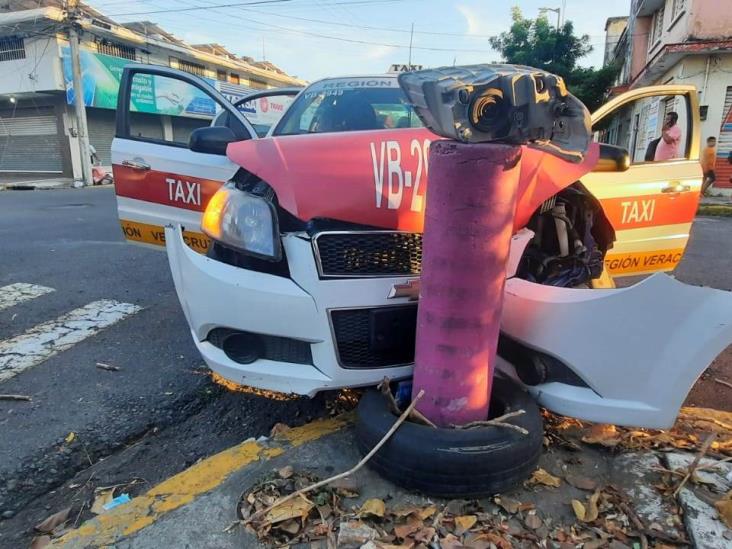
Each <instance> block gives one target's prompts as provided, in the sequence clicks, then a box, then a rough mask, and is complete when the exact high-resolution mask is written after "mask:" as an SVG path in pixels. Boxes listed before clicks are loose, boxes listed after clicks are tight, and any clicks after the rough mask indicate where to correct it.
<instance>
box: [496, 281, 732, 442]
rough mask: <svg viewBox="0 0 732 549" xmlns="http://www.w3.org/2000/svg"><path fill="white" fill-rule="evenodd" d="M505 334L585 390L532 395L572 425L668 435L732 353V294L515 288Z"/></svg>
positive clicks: (513, 284)
mask: <svg viewBox="0 0 732 549" xmlns="http://www.w3.org/2000/svg"><path fill="white" fill-rule="evenodd" d="M502 331H503V332H504V333H505V334H507V335H508V336H510V337H512V338H513V339H515V340H517V341H519V342H521V343H523V344H524V345H526V346H527V347H530V348H532V349H535V350H538V351H541V352H544V353H546V354H548V355H551V356H553V357H555V358H557V359H559V360H560V361H561V362H562V363H564V364H565V365H566V366H567V367H569V368H570V369H571V370H572V371H573V372H575V373H576V374H577V375H578V376H579V377H580V378H581V379H582V380H583V381H584V382H585V383H586V385H587V386H586V387H578V386H573V385H568V384H565V383H558V382H549V383H543V384H539V385H535V386H531V387H529V390H530V391H531V393H532V394H533V395H534V396H535V397H536V398H537V400H538V401H539V403H540V404H542V405H543V406H545V407H546V408H548V409H550V410H552V411H554V412H557V413H560V414H564V415H568V416H573V417H577V418H580V419H586V420H590V421H597V422H602V423H615V424H619V425H630V426H638V427H648V428H667V427H670V426H671V425H673V423H674V420H675V419H676V416H677V414H678V412H679V408H680V407H681V405H682V404H683V402H684V400H685V398H686V396H687V394H688V393H689V391H690V390H691V387H692V386H693V385H694V382H695V381H696V380H697V379H698V378H699V376H700V375H701V373H702V372H703V371H704V370H705V369H706V368H707V367H708V366H709V364H710V363H711V362H712V361H713V360H714V359H715V358H716V357H717V356H718V355H719V353H721V352H722V351H723V350H724V349H725V348H726V347H727V346H728V345H730V344H732V293H730V292H726V291H722V290H715V289H712V288H704V287H697V286H690V285H687V284H683V283H681V282H679V281H677V280H676V279H674V278H672V277H669V276H667V275H664V274H656V275H653V276H651V277H649V278H647V279H646V280H644V281H642V282H640V283H638V284H636V285H634V286H630V287H628V288H622V289H613V290H579V289H568V288H555V287H551V286H541V285H538V284H534V283H531V282H527V281H525V280H520V279H517V278H513V279H511V280H508V281H507V282H506V295H505V305H504V309H503V319H502Z"/></svg>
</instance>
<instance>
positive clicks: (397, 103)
mask: <svg viewBox="0 0 732 549" xmlns="http://www.w3.org/2000/svg"><path fill="white" fill-rule="evenodd" d="M370 84H371V85H370ZM419 127H422V123H421V122H420V120H419V118H418V117H417V115H416V114H415V112H414V110H413V109H412V107H411V106H410V105H408V104H407V100H406V97H405V96H404V93H403V92H402V90H401V88H399V86H398V84H397V82H396V79H394V78H390V79H355V78H353V79H351V78H349V79H339V80H326V81H323V82H318V83H316V84H314V85H313V86H311V87H310V88H308V89H306V90H305V91H304V92H303V93H301V94H300V95H299V96H298V98H297V99H296V100H295V103H294V104H293V105H292V106H291V107H290V108H289V109H288V110H287V112H286V113H285V116H284V117H283V119H282V120H281V122H280V123H279V124H278V126H277V128H276V129H275V131H274V132H273V135H300V134H305V133H326V132H348V131H357V130H383V129H389V128H419Z"/></svg>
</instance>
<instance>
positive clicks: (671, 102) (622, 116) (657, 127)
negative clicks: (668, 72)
mask: <svg viewBox="0 0 732 549" xmlns="http://www.w3.org/2000/svg"><path fill="white" fill-rule="evenodd" d="M687 103H688V102H687V99H686V97H685V96H683V95H659V96H652V97H645V98H643V99H636V100H634V101H631V102H629V103H626V104H624V105H622V106H620V107H618V108H617V109H615V110H614V111H612V112H611V113H609V114H608V115H607V116H605V117H604V118H602V119H601V120H600V121H598V122H596V123H595V124H594V125H593V127H592V131H593V137H594V140H595V141H596V142H598V143H607V144H609V145H615V146H617V147H622V148H624V149H626V150H627V151H628V153H629V155H630V160H631V164H640V163H644V162H666V161H673V160H683V159H686V158H688V157H689V110H688V104H687Z"/></svg>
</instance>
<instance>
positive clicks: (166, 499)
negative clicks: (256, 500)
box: [52, 415, 351, 547]
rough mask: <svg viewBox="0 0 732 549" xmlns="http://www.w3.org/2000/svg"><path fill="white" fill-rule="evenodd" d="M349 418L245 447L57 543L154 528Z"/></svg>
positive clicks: (85, 543)
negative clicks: (246, 471) (239, 475)
mask: <svg viewBox="0 0 732 549" xmlns="http://www.w3.org/2000/svg"><path fill="white" fill-rule="evenodd" d="M350 417H351V416H350V415H343V416H339V417H336V418H332V419H324V420H317V421H313V422H310V423H308V424H306V425H303V426H302V427H295V428H293V429H290V430H288V431H286V432H284V433H281V434H279V435H277V436H276V437H275V438H274V439H273V442H274V443H275V444H276V445H275V446H270V447H266V446H263V445H261V444H259V443H258V442H253V441H252V442H243V443H241V444H238V445H236V446H233V447H231V448H229V449H227V450H224V451H223V452H220V453H218V454H216V455H214V456H211V457H209V458H207V459H205V460H203V461H200V462H199V463H196V464H195V465H193V466H191V467H189V468H188V469H186V470H185V471H183V472H181V473H178V474H177V475H175V476H173V477H171V478H169V479H167V480H164V481H163V482H161V483H160V484H158V485H157V486H155V487H154V488H152V489H150V490H149V491H147V492H146V493H145V494H143V495H141V496H138V497H136V498H134V499H133V500H132V501H131V502H129V503H126V504H124V505H121V506H119V507H116V508H114V509H112V510H110V511H108V512H106V513H104V514H102V515H99V516H98V517H96V518H94V519H91V520H88V521H87V522H85V523H84V524H82V525H81V526H80V527H79V528H78V529H76V530H72V531H71V532H68V533H66V534H64V535H63V536H62V537H60V538H58V539H56V540H54V542H53V543H52V545H53V546H56V547H64V546H71V547H89V546H91V547H100V546H104V545H110V544H113V543H115V542H116V541H119V540H120V539H121V538H124V537H127V536H130V535H132V534H135V533H136V532H139V531H140V530H142V529H143V528H146V527H148V526H150V525H151V524H153V523H154V522H155V521H156V520H158V519H159V518H160V517H162V516H163V515H165V514H166V513H169V512H170V511H173V510H175V509H178V508H179V507H182V506H183V505H186V504H188V503H190V502H192V501H193V500H194V499H196V498H197V497H198V496H200V495H202V494H204V493H206V492H209V491H211V490H213V489H214V488H216V487H217V486H219V485H220V484H221V483H222V482H224V481H225V480H226V479H227V478H228V477H229V476H230V475H231V474H232V473H234V472H237V471H240V470H242V469H244V468H245V467H247V466H249V465H251V464H252V463H255V462H258V461H266V460H268V459H270V458H273V457H276V456H279V455H281V454H283V453H284V452H285V451H286V450H287V448H292V447H294V448H296V447H298V446H302V445H303V444H306V443H308V442H312V441H314V440H317V439H319V438H321V437H323V436H325V435H328V434H330V433H333V432H335V431H337V430H338V429H340V428H342V427H344V426H346V425H347V424H348V423H349V422H350Z"/></svg>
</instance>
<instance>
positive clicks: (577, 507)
mask: <svg viewBox="0 0 732 549" xmlns="http://www.w3.org/2000/svg"><path fill="white" fill-rule="evenodd" d="M572 510H573V511H574V516H575V517H577V518H578V519H579V520H581V521H582V522H584V521H585V517H586V516H587V510H586V509H585V506H584V504H583V503H582V502H581V501H579V500H577V499H573V500H572Z"/></svg>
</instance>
